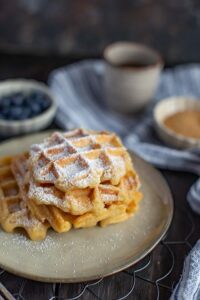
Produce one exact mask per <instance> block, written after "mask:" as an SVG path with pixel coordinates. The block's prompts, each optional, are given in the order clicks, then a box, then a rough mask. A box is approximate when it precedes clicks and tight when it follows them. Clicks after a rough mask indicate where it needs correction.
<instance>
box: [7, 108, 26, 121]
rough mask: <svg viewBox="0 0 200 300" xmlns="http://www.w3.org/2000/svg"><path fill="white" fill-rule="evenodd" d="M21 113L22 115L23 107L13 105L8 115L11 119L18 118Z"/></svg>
mask: <svg viewBox="0 0 200 300" xmlns="http://www.w3.org/2000/svg"><path fill="white" fill-rule="evenodd" d="M22 115H23V109H22V108H21V107H17V106H16V107H14V106H13V107H12V109H11V111H10V115H9V116H10V117H11V118H12V120H20V118H21V116H22Z"/></svg>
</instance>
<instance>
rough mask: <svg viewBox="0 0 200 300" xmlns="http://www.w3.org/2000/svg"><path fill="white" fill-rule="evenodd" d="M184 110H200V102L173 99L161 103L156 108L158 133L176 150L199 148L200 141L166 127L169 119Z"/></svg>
mask: <svg viewBox="0 0 200 300" xmlns="http://www.w3.org/2000/svg"><path fill="white" fill-rule="evenodd" d="M184 110H200V101H199V100H195V99H194V98H189V97H171V98H167V99H164V100H162V101H161V102H159V103H158V104H157V105H156V107H155V108H154V121H155V128H156V131H157V133H158V135H159V137H160V138H161V139H162V140H163V141H164V142H165V143H166V144H168V145H170V146H173V147H175V148H180V149H186V148H199V147H200V139H196V138H190V137H185V136H183V135H180V134H177V133H175V132H174V131H172V130H171V129H169V128H167V127H166V126H165V125H164V120H165V119H166V118H167V117H169V116H170V115H172V114H175V113H177V112H180V111H184Z"/></svg>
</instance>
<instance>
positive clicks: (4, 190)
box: [0, 157, 49, 240]
mask: <svg viewBox="0 0 200 300" xmlns="http://www.w3.org/2000/svg"><path fill="white" fill-rule="evenodd" d="M11 160H12V157H4V158H2V159H0V224H1V226H2V228H3V229H4V230H5V231H6V232H13V231H14V230H15V229H20V228H23V229H24V230H25V231H26V232H27V234H28V236H29V237H30V238H31V239H32V240H40V239H44V238H45V236H46V232H47V229H48V227H49V225H48V223H46V222H44V223H42V222H40V221H39V220H38V219H37V218H35V217H34V216H33V215H32V214H31V213H30V211H29V210H28V208H27V205H26V203H25V202H24V201H23V200H22V198H21V197H20V192H19V187H18V185H17V182H16V180H15V178H14V176H13V174H12V171H11V166H10V163H11Z"/></svg>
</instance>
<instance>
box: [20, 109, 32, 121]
mask: <svg viewBox="0 0 200 300" xmlns="http://www.w3.org/2000/svg"><path fill="white" fill-rule="evenodd" d="M30 117H31V110H30V108H28V107H25V108H22V115H21V117H20V120H25V119H28V118H30Z"/></svg>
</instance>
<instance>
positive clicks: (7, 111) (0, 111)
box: [0, 91, 51, 121]
mask: <svg viewBox="0 0 200 300" xmlns="http://www.w3.org/2000/svg"><path fill="white" fill-rule="evenodd" d="M50 105H51V101H50V99H49V98H48V96H47V95H45V94H43V93H42V92H38V91H32V92H31V93H29V94H25V93H22V92H16V93H13V94H9V95H5V96H2V97H1V98H0V119H3V120H12V121H14V120H25V119H29V118H33V117H36V116H38V115H39V114H41V113H43V112H44V111H45V110H47V109H48V108H49V106H50Z"/></svg>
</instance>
